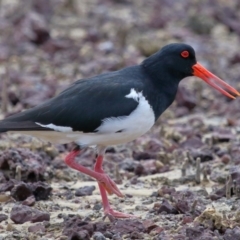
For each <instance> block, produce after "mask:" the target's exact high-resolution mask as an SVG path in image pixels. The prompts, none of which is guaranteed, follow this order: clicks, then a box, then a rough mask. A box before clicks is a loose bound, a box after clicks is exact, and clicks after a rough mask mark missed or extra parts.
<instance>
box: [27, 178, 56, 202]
mask: <svg viewBox="0 0 240 240" xmlns="http://www.w3.org/2000/svg"><path fill="white" fill-rule="evenodd" d="M31 189H32V192H33V195H34V196H35V198H36V200H37V201H40V200H47V199H48V198H49V196H50V194H51V192H52V188H51V187H50V186H49V185H48V184H47V183H44V182H36V183H32V185H31Z"/></svg>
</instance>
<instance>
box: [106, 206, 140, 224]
mask: <svg viewBox="0 0 240 240" xmlns="http://www.w3.org/2000/svg"><path fill="white" fill-rule="evenodd" d="M104 215H105V216H104V217H103V218H104V219H105V218H106V217H108V218H109V220H110V221H114V219H115V218H138V217H137V216H134V215H132V214H127V213H122V212H118V211H114V210H113V209H112V208H108V209H105V210H104Z"/></svg>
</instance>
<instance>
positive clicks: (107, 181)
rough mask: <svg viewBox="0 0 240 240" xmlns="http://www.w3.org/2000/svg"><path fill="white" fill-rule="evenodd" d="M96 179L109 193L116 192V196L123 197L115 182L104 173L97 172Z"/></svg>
mask: <svg viewBox="0 0 240 240" xmlns="http://www.w3.org/2000/svg"><path fill="white" fill-rule="evenodd" d="M96 180H97V181H98V183H99V184H101V185H102V186H103V187H104V189H105V190H106V191H107V193H108V194H109V195H112V194H116V195H117V196H118V197H124V195H123V194H122V193H121V192H120V190H119V188H118V187H117V185H116V183H115V182H114V181H113V180H112V179H111V178H110V177H109V176H108V175H107V174H106V173H99V175H98V177H97V178H96Z"/></svg>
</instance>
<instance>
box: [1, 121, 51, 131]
mask: <svg viewBox="0 0 240 240" xmlns="http://www.w3.org/2000/svg"><path fill="white" fill-rule="evenodd" d="M51 130H52V129H49V128H45V127H41V126H40V125H38V124H36V123H34V122H31V121H23V122H21V121H20V122H12V121H8V119H5V120H2V121H0V133H3V132H8V131H51Z"/></svg>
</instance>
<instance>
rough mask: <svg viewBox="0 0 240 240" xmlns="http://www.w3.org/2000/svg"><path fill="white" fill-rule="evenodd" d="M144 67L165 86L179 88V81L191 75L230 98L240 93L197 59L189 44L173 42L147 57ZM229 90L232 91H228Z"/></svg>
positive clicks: (153, 78)
mask: <svg viewBox="0 0 240 240" xmlns="http://www.w3.org/2000/svg"><path fill="white" fill-rule="evenodd" d="M142 66H143V68H144V69H145V71H146V72H147V73H148V75H149V76H150V77H151V79H152V81H153V82H154V83H155V84H156V85H158V86H159V88H160V87H161V88H163V86H166V87H167V88H168V89H171V88H172V89H173V88H175V89H176V88H177V86H178V84H179V82H180V81H181V80H182V79H183V78H185V77H189V76H196V77H199V78H201V79H202V80H203V81H205V82H206V83H208V84H209V85H210V86H212V87H214V88H215V89H217V90H218V91H219V92H221V93H222V94H224V95H225V96H228V97H230V98H235V97H234V95H232V93H233V94H235V95H238V96H240V93H239V92H238V91H237V90H236V89H234V88H232V87H231V86H229V85H228V84H227V83H225V82H224V81H222V80H221V79H220V78H218V77H217V76H215V75H214V74H212V73H211V72H210V71H208V70H207V69H206V68H204V67H203V66H202V65H201V64H199V63H198V62H197V60H196V56H195V51H194V49H193V48H192V47H191V46H189V45H188V44H184V43H172V44H169V45H166V46H165V47H163V48H162V49H161V50H159V51H158V52H156V53H155V54H153V55H152V56H150V57H148V58H147V59H145V60H144V61H143V63H142ZM226 90H228V91H229V92H230V93H228V92H227V91H226Z"/></svg>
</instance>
